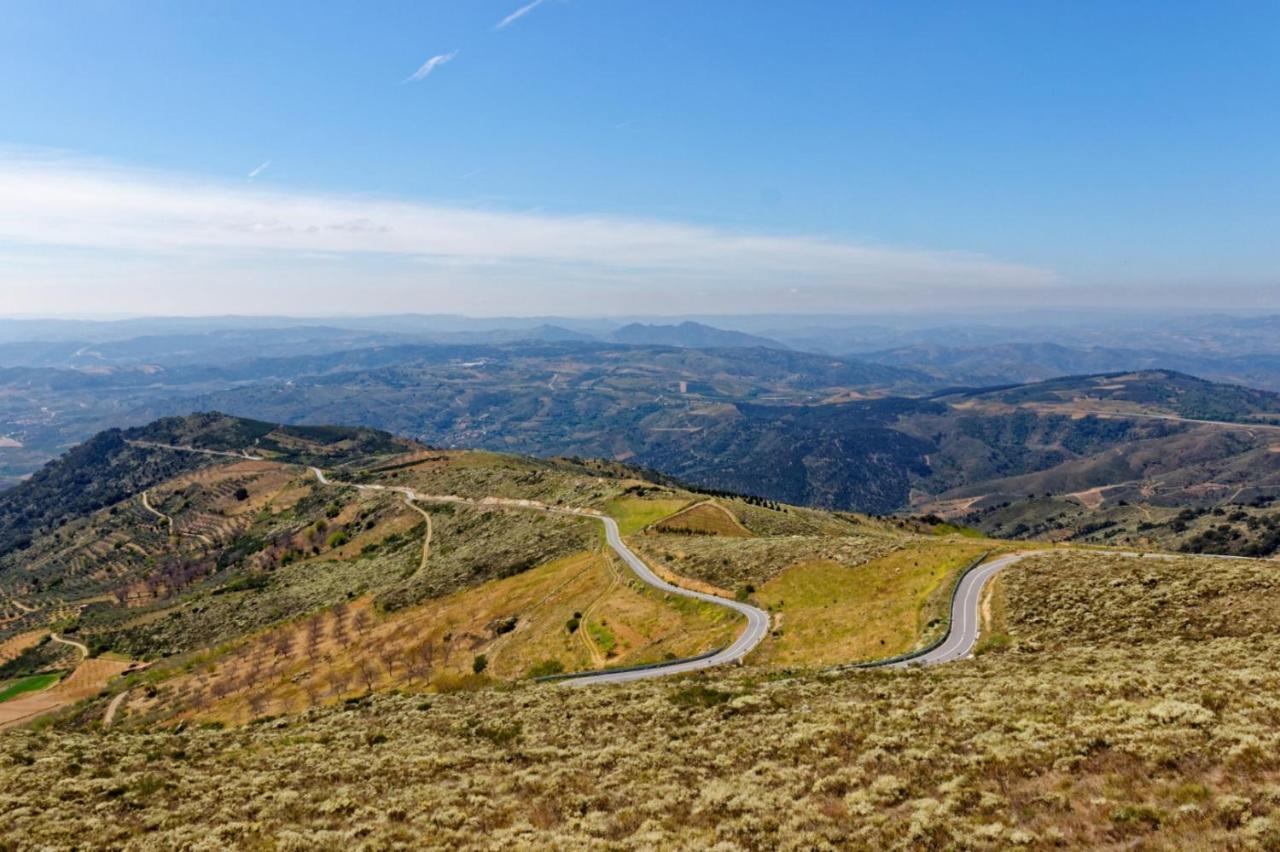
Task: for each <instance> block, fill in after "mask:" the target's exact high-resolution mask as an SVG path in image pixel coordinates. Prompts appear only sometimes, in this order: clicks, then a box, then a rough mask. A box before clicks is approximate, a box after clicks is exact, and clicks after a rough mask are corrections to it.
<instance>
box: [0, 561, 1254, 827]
mask: <svg viewBox="0 0 1280 852" xmlns="http://www.w3.org/2000/svg"><path fill="white" fill-rule="evenodd" d="M1001 582H1002V585H1003V588H1002V590H1001V598H1002V601H1001V605H1000V610H1001V612H1002V613H1003V627H1004V631H1005V632H1006V633H1007V635H1008V641H1007V642H1005V643H1002V644H1001V646H1000V650H993V651H992V652H990V653H987V654H984V655H983V656H981V657H979V658H977V659H976V660H973V661H970V662H965V663H960V664H955V665H950V666H944V667H940V668H936V669H929V670H905V671H884V672H856V673H851V674H848V675H842V676H839V677H829V676H823V675H820V674H808V675H792V676H783V675H779V674H777V673H774V674H770V673H767V672H765V671H763V670H758V669H747V670H742V671H739V672H733V673H727V674H720V675H718V676H716V677H707V678H690V679H682V680H676V681H654V682H645V683H639V684H632V685H628V686H625V687H616V688H602V689H572V688H564V687H554V686H535V685H530V684H527V683H526V684H519V685H513V686H506V687H501V688H490V689H484V690H481V691H478V692H474V693H468V692H457V693H452V694H447V695H433V696H428V697H425V698H424V697H421V696H397V695H394V694H389V695H381V696H375V697H372V698H369V699H356V700H353V701H350V702H346V703H344V704H342V705H340V706H338V707H335V708H328V709H321V710H314V711H310V712H307V713H303V714H299V715H296V716H291V717H284V718H279V719H275V720H269V721H266V722H262V723H259V724H255V725H250V726H246V727H239V728H234V729H226V730H213V729H207V728H206V729H202V728H199V727H190V726H189V727H186V728H184V729H179V730H165V731H159V730H151V731H130V730H115V729H113V730H112V731H110V732H108V733H96V732H94V731H92V730H85V731H60V730H54V729H45V730H36V731H18V732H12V733H8V734H5V735H4V737H3V739H2V740H0V744H2V745H3V749H0V752H2V753H3V755H4V757H3V759H0V810H3V812H4V813H6V814H7V815H8V816H9V819H7V820H6V821H5V822H4V824H3V825H0V843H2V842H5V841H7V842H8V843H12V844H15V845H19V846H32V845H41V846H49V847H69V846H72V845H81V846H83V845H86V844H87V845H95V846H102V845H109V844H116V845H130V846H132V847H134V848H171V847H175V846H182V847H184V848H191V849H214V848H226V847H227V846H261V847H265V848H280V849H293V848H298V849H301V848H316V847H335V846H350V847H354V848H386V847H393V846H396V845H405V846H412V847H422V846H433V847H437V848H446V847H448V848H457V847H470V848H498V847H502V848H508V847H511V846H517V847H519V846H521V845H523V846H537V847H544V848H545V847H557V846H558V847H562V848H567V847H583V846H599V847H603V848H654V847H659V848H707V847H708V846H714V845H716V844H723V848H726V849H730V848H744V849H755V848H783V849H824V848H825V849H835V848H859V849H881V848H896V849H952V848H957V849H1009V848H1023V849H1050V848H1059V847H1061V846H1064V845H1066V846H1074V847H1090V848H1110V849H1121V848H1126V849H1129V848H1142V849H1166V848H1167V849H1175V848H1176V849H1253V848H1277V847H1280V666H1277V662H1280V574H1278V573H1277V571H1276V570H1275V568H1274V567H1273V566H1270V565H1259V564H1249V563H1229V562H1211V561H1208V560H1194V559H1185V560H1177V561H1169V562H1161V561H1155V560H1126V559H1119V558H1114V557H1106V556H1099V555H1096V554H1080V553H1068V552H1063V553H1056V554H1052V555H1048V556H1044V557H1038V558H1035V559H1029V560H1026V561H1025V562H1023V563H1021V564H1020V565H1019V566H1018V567H1017V568H1016V569H1013V570H1010V572H1009V573H1008V574H1007V575H1006V576H1005V578H1004V579H1003V580H1002V581H1001Z"/></svg>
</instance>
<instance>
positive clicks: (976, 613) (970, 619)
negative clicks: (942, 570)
mask: <svg viewBox="0 0 1280 852" xmlns="http://www.w3.org/2000/svg"><path fill="white" fill-rule="evenodd" d="M1031 555H1032V554H1030V553H1010V554H1007V555H1005V556H1001V557H999V558H997V559H993V560H991V561H990V562H984V563H982V564H980V565H979V566H978V567H977V568H974V569H973V570H972V571H970V572H969V573H968V574H965V575H964V577H962V578H961V579H960V585H959V587H958V588H957V589H956V593H955V596H954V597H953V598H952V600H951V623H950V625H949V626H948V627H947V638H946V639H945V640H943V642H942V644H941V645H939V646H938V647H936V648H934V649H933V650H931V651H928V652H927V653H924V654H921V655H920V656H918V657H912V658H911V659H908V660H899V661H898V662H895V663H886V664H885V667H886V668H903V667H905V666H936V665H938V664H939V663H950V662H952V661H954V660H962V659H964V658H965V657H968V656H970V655H971V654H972V653H973V649H974V647H975V646H976V645H977V644H978V633H979V632H980V631H981V629H982V612H981V603H982V591H983V589H985V588H986V586H987V583H989V582H990V581H991V579H992V578H993V577H995V575H997V574H999V573H1000V572H1001V571H1003V570H1004V569H1006V568H1008V567H1009V566H1010V565H1013V564H1014V563H1016V562H1019V561H1021V560H1022V559H1025V558H1026V557H1028V556H1031Z"/></svg>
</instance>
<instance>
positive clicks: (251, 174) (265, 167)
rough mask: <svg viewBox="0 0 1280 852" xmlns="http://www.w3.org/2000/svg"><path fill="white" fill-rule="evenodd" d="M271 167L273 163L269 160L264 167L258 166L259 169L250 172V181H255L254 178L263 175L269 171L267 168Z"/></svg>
mask: <svg viewBox="0 0 1280 852" xmlns="http://www.w3.org/2000/svg"><path fill="white" fill-rule="evenodd" d="M270 165H271V161H270V160H267V161H266V162H264V163H263V164H262V165H260V166H258V167H257V168H256V169H254V170H253V171H251V172H249V180H253V179H254V178H256V177H257V176H258V175H260V174H262V173H263V172H265V171H266V170H267V167H268V166H270Z"/></svg>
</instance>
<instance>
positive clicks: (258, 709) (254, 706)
mask: <svg viewBox="0 0 1280 852" xmlns="http://www.w3.org/2000/svg"><path fill="white" fill-rule="evenodd" d="M248 700H249V712H250V713H251V714H253V715H254V716H261V715H262V711H263V710H265V709H266V708H267V696H265V695H263V694H262V693H261V692H251V693H249V699H248Z"/></svg>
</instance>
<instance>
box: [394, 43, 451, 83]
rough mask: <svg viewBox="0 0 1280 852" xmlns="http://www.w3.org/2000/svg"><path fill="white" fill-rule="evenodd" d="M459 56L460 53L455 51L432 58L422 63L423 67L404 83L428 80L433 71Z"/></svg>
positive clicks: (406, 78) (405, 79)
mask: <svg viewBox="0 0 1280 852" xmlns="http://www.w3.org/2000/svg"><path fill="white" fill-rule="evenodd" d="M457 55H458V51H456V50H453V51H450V52H449V53H441V54H438V55H436V56H433V57H431V58H430V59H428V60H427V61H426V62H424V63H422V67H420V68H419V69H418V70H417V71H414V72H413V73H412V74H410V75H409V76H408V77H405V78H404V82H406V83H417V82H419V81H421V80H425V79H427V77H428V76H429V75H430V74H431V72H432V71H434V70H436V69H437V68H439V67H440V66H441V65H444V64H445V63H446V62H448V61H450V60H451V59H453V57H455V56H457Z"/></svg>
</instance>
